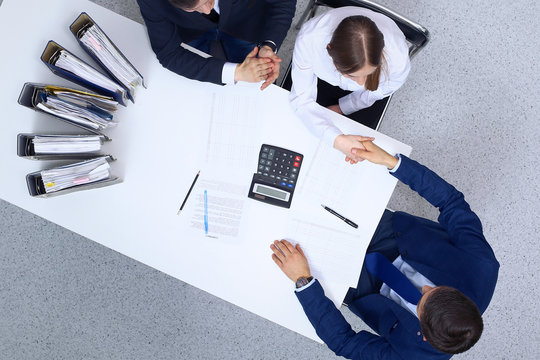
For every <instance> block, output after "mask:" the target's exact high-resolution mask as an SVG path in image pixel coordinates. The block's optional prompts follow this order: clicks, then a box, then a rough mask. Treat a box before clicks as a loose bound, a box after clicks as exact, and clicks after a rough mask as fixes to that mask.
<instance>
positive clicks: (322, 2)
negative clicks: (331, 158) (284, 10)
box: [280, 0, 429, 130]
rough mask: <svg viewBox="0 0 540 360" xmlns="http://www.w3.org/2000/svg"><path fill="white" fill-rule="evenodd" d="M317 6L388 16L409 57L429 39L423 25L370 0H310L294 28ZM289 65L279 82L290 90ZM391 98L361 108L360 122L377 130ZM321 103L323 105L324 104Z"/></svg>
mask: <svg viewBox="0 0 540 360" xmlns="http://www.w3.org/2000/svg"><path fill="white" fill-rule="evenodd" d="M319 6H326V7H332V8H338V7H342V6H360V7H363V8H367V9H370V10H372V11H375V12H378V13H381V14H383V15H386V16H388V17H389V18H390V19H392V20H394V22H395V23H396V25H397V26H398V27H399V28H400V30H401V31H402V32H403V34H404V35H405V38H406V39H407V42H408V43H409V57H410V58H411V59H412V58H413V57H414V56H415V55H416V54H417V53H418V52H419V51H420V50H421V49H422V48H423V47H424V46H426V44H427V43H428V41H429V32H428V30H427V29H426V28H425V27H423V26H422V25H420V24H417V23H415V22H413V21H411V20H409V19H407V18H405V17H404V16H401V15H399V14H398V13H396V12H395V11H392V10H390V9H388V8H387V7H384V6H382V5H379V4H377V3H375V2H373V1H370V0H310V2H309V4H308V7H307V9H306V10H305V11H304V13H303V14H302V16H301V17H300V20H299V21H298V23H297V24H296V29H300V27H301V26H302V25H303V23H304V22H305V21H306V19H308V18H312V17H313V16H314V15H315V12H316V10H317V8H318V7H319ZM291 67H292V61H291V62H290V63H289V66H288V67H287V70H286V71H285V76H284V77H283V81H282V82H281V84H280V86H281V87H282V88H284V89H287V90H291V87H292V78H291ZM391 98H392V95H390V96H388V97H386V98H384V99H381V100H378V101H376V102H375V103H374V104H373V105H371V106H370V107H369V108H366V109H362V110H361V112H362V119H363V120H362V122H363V123H364V125H366V126H369V127H371V128H372V129H375V130H378V129H379V126H380V125H381V122H382V119H383V117H384V114H385V113H386V109H387V108H388V104H389V103H390V99H391ZM321 105H323V106H324V105H325V104H321ZM328 105H331V104H328Z"/></svg>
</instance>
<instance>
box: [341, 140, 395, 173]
mask: <svg viewBox="0 0 540 360" xmlns="http://www.w3.org/2000/svg"><path fill="white" fill-rule="evenodd" d="M373 140H375V138H373V137H366V136H359V135H338V137H336V139H335V140H334V148H336V149H338V150H339V151H341V152H342V153H344V154H345V161H347V162H350V163H351V164H356V163H357V162H359V161H364V160H367V161H369V162H372V163H374V164H379V165H384V166H386V167H387V168H388V169H393V168H394V167H395V166H396V164H397V162H398V159H396V158H395V157H394V156H393V155H390V154H389V153H387V152H386V151H384V150H383V149H381V148H380V147H378V146H377V145H375V144H374V143H373Z"/></svg>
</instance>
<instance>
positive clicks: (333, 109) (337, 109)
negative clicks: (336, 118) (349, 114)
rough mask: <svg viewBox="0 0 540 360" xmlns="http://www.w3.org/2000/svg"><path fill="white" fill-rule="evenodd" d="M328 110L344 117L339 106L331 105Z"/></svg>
mask: <svg viewBox="0 0 540 360" xmlns="http://www.w3.org/2000/svg"><path fill="white" fill-rule="evenodd" d="M327 108H328V109H330V110H332V111H334V112H337V113H338V114H340V115H343V111H341V108H340V107H339V104H336V105H330V106H327Z"/></svg>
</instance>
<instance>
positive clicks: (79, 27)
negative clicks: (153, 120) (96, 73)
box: [69, 12, 146, 103]
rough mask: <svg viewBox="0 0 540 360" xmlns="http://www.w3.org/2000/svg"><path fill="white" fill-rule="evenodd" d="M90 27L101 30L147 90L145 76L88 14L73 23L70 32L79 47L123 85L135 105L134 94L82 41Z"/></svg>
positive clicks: (83, 14) (82, 15)
mask: <svg viewBox="0 0 540 360" xmlns="http://www.w3.org/2000/svg"><path fill="white" fill-rule="evenodd" d="M90 26H96V27H97V28H98V29H99V30H101V32H103V34H104V35H105V37H106V38H107V39H108V40H109V41H110V42H111V44H112V45H113V47H114V50H116V52H118V54H119V55H120V56H121V57H122V58H123V59H124V61H125V62H126V64H128V65H129V66H130V67H131V68H132V70H133V71H135V72H136V73H137V74H138V75H139V76H140V77H141V79H142V80H143V87H144V88H146V85H145V84H144V78H143V76H142V75H141V73H140V72H139V71H138V70H137V69H136V68H135V66H133V64H131V62H130V61H129V60H128V59H127V58H126V57H125V56H124V54H123V53H122V52H121V51H120V49H118V47H117V46H116V45H115V44H114V42H113V41H112V40H111V39H110V38H109V36H107V34H106V33H105V31H103V29H101V27H99V25H98V24H96V22H95V21H94V20H93V19H92V18H91V17H90V16H89V15H88V14H87V13H86V12H82V13H81V14H80V15H79V16H78V17H77V19H75V21H73V23H72V24H71V26H70V27H69V30H70V31H71V33H72V34H73V35H74V36H75V38H76V39H77V41H78V42H79V45H81V47H82V48H83V50H84V51H86V52H87V53H88V55H90V56H91V57H92V58H93V59H94V60H95V61H96V62H97V63H98V64H99V65H100V66H101V67H102V68H103V70H105V71H106V72H107V73H108V74H109V76H110V77H111V78H113V79H115V80H116V82H117V83H119V84H120V85H122V86H123V87H124V88H125V89H126V91H127V94H128V98H129V99H130V100H131V101H132V102H133V103H134V102H135V94H133V93H132V92H130V91H129V88H128V87H126V86H125V85H124V84H122V81H120V79H118V78H117V77H116V76H115V75H114V73H113V72H112V71H111V69H109V68H108V67H107V65H106V64H104V63H103V62H102V61H101V60H100V59H99V58H98V57H97V56H96V55H95V54H94V53H93V52H92V51H91V50H90V49H89V48H88V47H87V46H86V45H85V44H84V43H83V42H82V41H81V40H80V38H81V36H82V35H83V34H84V32H85V31H86V29H87V28H88V27H90ZM111 50H112V49H111Z"/></svg>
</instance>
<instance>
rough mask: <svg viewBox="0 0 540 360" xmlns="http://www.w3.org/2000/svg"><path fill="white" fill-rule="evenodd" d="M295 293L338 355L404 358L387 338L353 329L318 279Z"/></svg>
mask: <svg viewBox="0 0 540 360" xmlns="http://www.w3.org/2000/svg"><path fill="white" fill-rule="evenodd" d="M296 296H297V297H298V300H299V301H300V304H301V305H302V307H303V308H304V312H305V313H306V315H307V317H308V319H309V321H310V322H311V324H312V325H313V327H314V328H315V331H316V332H317V335H318V336H319V337H320V338H321V340H323V341H324V342H325V344H326V345H327V346H328V347H329V348H330V350H332V351H333V352H335V353H336V355H338V356H343V357H345V358H347V359H357V360H372V359H373V360H374V359H388V360H394V359H395V360H398V359H400V360H401V357H400V356H399V355H398V354H397V352H396V351H395V350H394V349H393V348H392V346H391V345H390V343H389V342H388V341H386V340H385V339H384V338H382V337H380V336H377V335H374V334H372V333H370V332H367V331H360V332H359V333H356V332H354V331H353V330H352V328H351V326H350V325H349V323H347V321H346V320H345V318H344V317H343V315H342V314H341V312H340V311H339V310H338V309H337V308H336V307H335V306H334V303H332V301H330V299H328V298H327V297H326V296H325V294H324V290H323V288H322V286H321V284H320V283H319V282H318V281H315V283H314V284H313V285H311V286H310V287H308V288H307V289H305V290H303V291H300V292H297V293H296Z"/></svg>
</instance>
